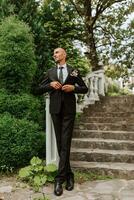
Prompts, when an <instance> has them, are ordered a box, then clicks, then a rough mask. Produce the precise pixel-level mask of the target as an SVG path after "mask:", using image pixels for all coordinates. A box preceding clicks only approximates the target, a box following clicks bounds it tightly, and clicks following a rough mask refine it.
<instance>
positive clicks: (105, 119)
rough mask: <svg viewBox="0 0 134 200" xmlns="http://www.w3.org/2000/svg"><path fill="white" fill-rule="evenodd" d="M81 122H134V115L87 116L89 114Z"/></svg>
mask: <svg viewBox="0 0 134 200" xmlns="http://www.w3.org/2000/svg"><path fill="white" fill-rule="evenodd" d="M80 121H81V122H86V123H91V122H92V123H93V122H95V123H109V122H110V123H115V122H116V123H117V122H120V123H123V124H124V123H134V117H127V118H126V117H121V116H120V117H106V116H104V117H100V116H96V117H87V116H83V117H82V118H81V120H80Z"/></svg>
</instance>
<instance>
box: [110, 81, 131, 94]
mask: <svg viewBox="0 0 134 200" xmlns="http://www.w3.org/2000/svg"><path fill="white" fill-rule="evenodd" d="M130 94H131V92H130V91H129V90H128V89H127V88H120V87H119V86H118V85H117V84H115V83H113V84H110V85H108V88H107V93H106V95H107V96H120V95H130Z"/></svg>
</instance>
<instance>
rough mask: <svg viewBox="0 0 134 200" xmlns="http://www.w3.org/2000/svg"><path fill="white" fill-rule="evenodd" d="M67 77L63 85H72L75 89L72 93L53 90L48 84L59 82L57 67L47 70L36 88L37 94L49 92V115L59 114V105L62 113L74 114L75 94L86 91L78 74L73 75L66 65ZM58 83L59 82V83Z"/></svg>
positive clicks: (72, 70)
mask: <svg viewBox="0 0 134 200" xmlns="http://www.w3.org/2000/svg"><path fill="white" fill-rule="evenodd" d="M67 70H68V76H67V78H66V80H65V82H64V84H63V85H65V84H70V85H74V86H75V89H74V91H72V92H68V93H67V92H64V91H62V90H55V89H54V88H53V87H52V86H50V82H52V81H59V80H58V76H57V67H53V68H51V69H49V70H48V71H47V73H46V75H45V76H44V78H43V81H42V82H41V83H40V84H39V87H38V88H37V90H36V91H37V92H36V93H38V94H43V93H45V92H49V94H50V113H59V112H60V109H61V105H62V106H64V112H66V113H75V112H76V99H75V93H81V94H84V93H86V92H87V91H88V88H87V86H86V85H85V83H84V81H83V80H82V78H81V76H80V74H79V72H78V71H77V72H78V73H77V74H75V75H73V72H74V69H73V68H72V67H71V66H69V65H67ZM59 82H60V81H59Z"/></svg>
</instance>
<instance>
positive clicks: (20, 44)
mask: <svg viewBox="0 0 134 200" xmlns="http://www.w3.org/2000/svg"><path fill="white" fill-rule="evenodd" d="M0 61H1V62H0V88H5V89H6V90H8V91H10V92H13V93H17V92H20V91H29V90H30V86H31V82H32V79H33V76H34V74H35V70H36V63H35V55H34V46H33V37H32V35H31V33H30V29H29V27H28V26H27V25H26V24H25V23H23V22H20V21H19V20H18V19H17V18H16V17H15V16H11V17H8V18H6V19H4V20H3V21H2V23H1V24H0Z"/></svg>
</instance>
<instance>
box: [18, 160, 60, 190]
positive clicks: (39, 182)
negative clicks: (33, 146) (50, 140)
mask: <svg viewBox="0 0 134 200" xmlns="http://www.w3.org/2000/svg"><path fill="white" fill-rule="evenodd" d="M56 170H57V168H56V166H55V165H54V164H49V165H47V166H45V163H44V161H43V160H41V159H39V158H38V157H33V158H32V159H31V161H30V165H29V166H27V167H24V168H22V169H20V171H19V177H20V178H21V179H22V180H24V181H27V182H28V183H29V184H30V185H31V186H33V187H34V189H35V191H39V189H40V187H41V186H43V185H44V184H46V183H47V182H53V181H54V177H55V175H56Z"/></svg>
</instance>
